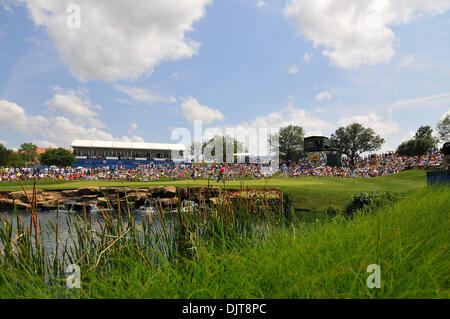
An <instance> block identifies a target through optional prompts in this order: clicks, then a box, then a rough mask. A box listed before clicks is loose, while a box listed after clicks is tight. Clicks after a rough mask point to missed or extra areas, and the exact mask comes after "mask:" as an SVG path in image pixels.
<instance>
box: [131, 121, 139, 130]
mask: <svg viewBox="0 0 450 319" xmlns="http://www.w3.org/2000/svg"><path fill="white" fill-rule="evenodd" d="M137 129H138V125H137V124H136V123H131V125H130V131H131V132H134V131H136V130H137Z"/></svg>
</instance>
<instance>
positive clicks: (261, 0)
mask: <svg viewBox="0 0 450 319" xmlns="http://www.w3.org/2000/svg"><path fill="white" fill-rule="evenodd" d="M266 5H267V3H266V2H265V1H263V0H258V1H257V2H256V6H257V7H258V8H262V7H265V6H266Z"/></svg>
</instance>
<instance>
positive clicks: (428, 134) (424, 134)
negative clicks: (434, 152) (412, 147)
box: [414, 125, 439, 147]
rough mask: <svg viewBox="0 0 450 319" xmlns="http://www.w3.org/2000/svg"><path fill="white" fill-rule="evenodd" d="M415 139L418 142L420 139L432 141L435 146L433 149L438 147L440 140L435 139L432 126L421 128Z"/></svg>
mask: <svg viewBox="0 0 450 319" xmlns="http://www.w3.org/2000/svg"><path fill="white" fill-rule="evenodd" d="M414 138H415V139H416V140H418V139H426V140H430V141H431V142H433V144H434V145H433V146H432V147H434V146H436V144H437V143H439V139H438V138H436V137H433V130H432V129H431V126H429V125H427V126H423V125H422V126H421V127H419V129H418V130H417V132H416V134H415V137H414Z"/></svg>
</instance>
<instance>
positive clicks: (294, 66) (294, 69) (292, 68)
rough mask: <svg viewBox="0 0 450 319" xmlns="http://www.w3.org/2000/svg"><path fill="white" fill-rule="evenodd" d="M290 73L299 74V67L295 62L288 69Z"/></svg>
mask: <svg viewBox="0 0 450 319" xmlns="http://www.w3.org/2000/svg"><path fill="white" fill-rule="evenodd" d="M288 72H289V74H297V73H298V68H297V66H296V65H295V64H293V65H292V66H291V67H290V68H289V70H288Z"/></svg>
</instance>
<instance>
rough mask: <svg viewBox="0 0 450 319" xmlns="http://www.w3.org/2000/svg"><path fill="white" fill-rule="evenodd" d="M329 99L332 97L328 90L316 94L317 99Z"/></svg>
mask: <svg viewBox="0 0 450 319" xmlns="http://www.w3.org/2000/svg"><path fill="white" fill-rule="evenodd" d="M329 99H331V94H330V92H328V91H324V92H321V93H319V94H317V95H316V100H317V101H319V102H320V101H323V100H329Z"/></svg>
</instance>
